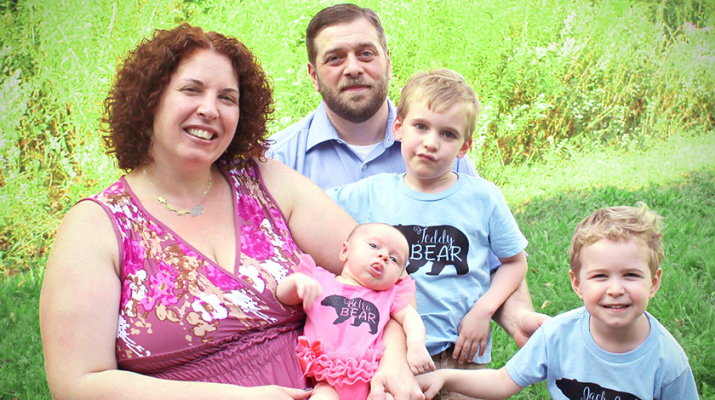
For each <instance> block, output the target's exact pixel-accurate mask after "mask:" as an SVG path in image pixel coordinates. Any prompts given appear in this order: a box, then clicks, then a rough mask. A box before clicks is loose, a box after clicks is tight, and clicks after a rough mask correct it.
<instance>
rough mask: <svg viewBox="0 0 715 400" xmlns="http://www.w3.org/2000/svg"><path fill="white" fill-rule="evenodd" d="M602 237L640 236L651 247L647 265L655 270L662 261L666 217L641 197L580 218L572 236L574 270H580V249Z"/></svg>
mask: <svg viewBox="0 0 715 400" xmlns="http://www.w3.org/2000/svg"><path fill="white" fill-rule="evenodd" d="M601 239H609V240H613V241H630V240H634V239H640V240H642V241H643V243H644V244H645V245H646V246H647V247H648V255H649V257H648V267H649V268H650V272H651V274H655V273H656V272H657V271H658V269H659V268H660V263H661V262H662V261H663V257H664V251H663V217H661V216H660V215H658V214H657V213H656V212H655V211H651V210H650V209H649V208H648V206H647V205H646V204H645V203H643V202H642V201H639V202H638V203H637V206H636V207H626V206H618V207H606V208H602V209H600V210H597V211H596V212H594V213H593V214H591V215H589V216H588V217H586V218H584V219H583V220H581V222H579V223H578V225H576V229H575V231H574V234H573V238H572V239H571V251H570V264H571V270H572V271H573V272H574V274H578V273H579V272H580V270H581V250H583V248H584V247H585V246H588V245H592V244H594V243H596V242H598V241H599V240H601Z"/></svg>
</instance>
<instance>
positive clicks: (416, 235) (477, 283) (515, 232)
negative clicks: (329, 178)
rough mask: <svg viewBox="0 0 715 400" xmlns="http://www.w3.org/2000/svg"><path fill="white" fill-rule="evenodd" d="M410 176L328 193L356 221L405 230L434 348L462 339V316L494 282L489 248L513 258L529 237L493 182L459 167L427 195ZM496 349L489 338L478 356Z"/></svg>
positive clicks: (430, 346)
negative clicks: (449, 181)
mask: <svg viewBox="0 0 715 400" xmlns="http://www.w3.org/2000/svg"><path fill="white" fill-rule="evenodd" d="M404 175H405V174H404V173H400V174H379V175H375V176H372V177H369V178H366V179H363V180H361V181H358V182H356V183H352V184H349V185H345V186H342V187H339V188H335V189H331V190H328V192H327V193H328V195H330V197H331V198H333V200H335V201H336V202H337V203H338V204H339V205H340V206H341V207H342V208H343V209H344V210H345V211H347V212H348V213H349V214H350V215H351V216H352V217H353V218H354V219H355V220H356V221H357V222H359V223H365V222H384V223H387V224H390V225H393V226H395V227H397V228H398V229H399V230H400V231H401V232H402V233H403V234H405V236H406V237H407V240H408V242H409V243H410V262H409V264H408V266H407V272H408V273H410V276H411V277H412V278H413V279H414V280H415V282H416V284H417V295H416V297H417V310H418V311H419V313H420V315H421V316H422V320H423V321H424V323H425V328H426V330H427V343H426V344H427V350H428V351H429V352H430V354H432V355H435V354H438V353H440V352H442V351H444V350H446V349H447V348H448V347H449V346H450V345H452V344H454V343H455V342H456V341H457V338H458V337H459V333H458V328H459V323H460V321H461V320H462V318H463V317H464V316H465V315H466V314H467V312H469V310H471V308H472V306H474V303H476V301H477V300H478V299H479V298H480V297H481V296H482V295H483V294H484V292H486V291H487V289H489V283H490V271H489V265H488V262H487V254H488V253H489V249H491V250H492V252H493V253H494V254H495V255H496V256H497V257H499V258H506V257H511V256H514V255H516V254H518V253H519V252H521V251H522V250H524V248H526V245H527V240H526V238H525V237H524V235H522V233H521V231H520V230H519V227H518V226H517V223H516V221H515V220H514V217H513V216H512V214H511V211H510V210H509V207H508V206H507V204H506V201H505V200H504V197H503V196H502V194H501V191H500V190H499V189H498V188H497V187H496V186H495V185H494V184H492V183H490V182H489V181H487V180H485V179H482V178H478V177H472V176H467V175H463V174H458V176H459V179H458V180H457V182H456V183H455V184H454V185H452V186H451V187H450V188H448V189H447V190H445V191H443V192H440V193H434V194H427V193H420V192H417V191H414V190H412V189H410V188H409V187H407V185H406V184H405V183H404V180H403V177H404ZM490 352H491V337H490V339H489V341H488V343H487V348H486V349H485V352H484V355H483V356H482V357H479V356H478V355H477V356H475V357H474V359H473V361H474V362H476V363H481V364H485V363H487V362H489V361H490V360H491V354H490ZM477 354H478V352H477Z"/></svg>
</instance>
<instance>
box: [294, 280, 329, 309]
mask: <svg viewBox="0 0 715 400" xmlns="http://www.w3.org/2000/svg"><path fill="white" fill-rule="evenodd" d="M293 276H294V277H295V278H294V279H295V290H296V293H297V294H298V297H299V298H300V299H301V300H303V308H310V306H312V305H313V302H314V301H315V299H317V298H318V297H320V295H321V294H323V288H322V287H321V286H320V283H318V281H316V280H315V279H313V278H311V277H309V276H308V275H305V274H300V273H298V274H294V275H293Z"/></svg>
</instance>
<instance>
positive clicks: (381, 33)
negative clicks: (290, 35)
mask: <svg viewBox="0 0 715 400" xmlns="http://www.w3.org/2000/svg"><path fill="white" fill-rule="evenodd" d="M359 18H365V19H366V20H367V21H368V22H370V24H372V26H373V27H375V30H376V31H377V36H378V38H380V45H381V46H382V50H383V51H384V52H385V53H387V38H386V37H385V29H383V27H382V24H381V23H380V18H379V17H378V16H377V14H375V11H373V10H371V9H369V8H362V7H358V6H356V5H355V4H336V5H334V6H332V7H327V8H324V9H322V10H320V12H318V13H317V14H315V16H314V17H313V19H311V20H310V23H309V24H308V29H307V30H306V32H305V45H306V47H307V48H308V61H309V62H310V63H311V64H312V65H315V58H316V57H317V56H318V50H317V49H316V48H315V37H316V36H318V34H319V33H320V31H322V30H323V29H324V28H327V27H329V26H333V25H338V24H347V23H350V22H353V21H355V20H357V19H359Z"/></svg>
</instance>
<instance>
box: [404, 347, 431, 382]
mask: <svg viewBox="0 0 715 400" xmlns="http://www.w3.org/2000/svg"><path fill="white" fill-rule="evenodd" d="M407 363H408V364H410V369H411V370H412V373H413V374H415V375H419V374H424V373H425V372H430V371H434V361H432V357H431V356H430V355H429V352H428V351H427V348H425V346H424V345H421V346H415V345H413V346H407Z"/></svg>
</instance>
